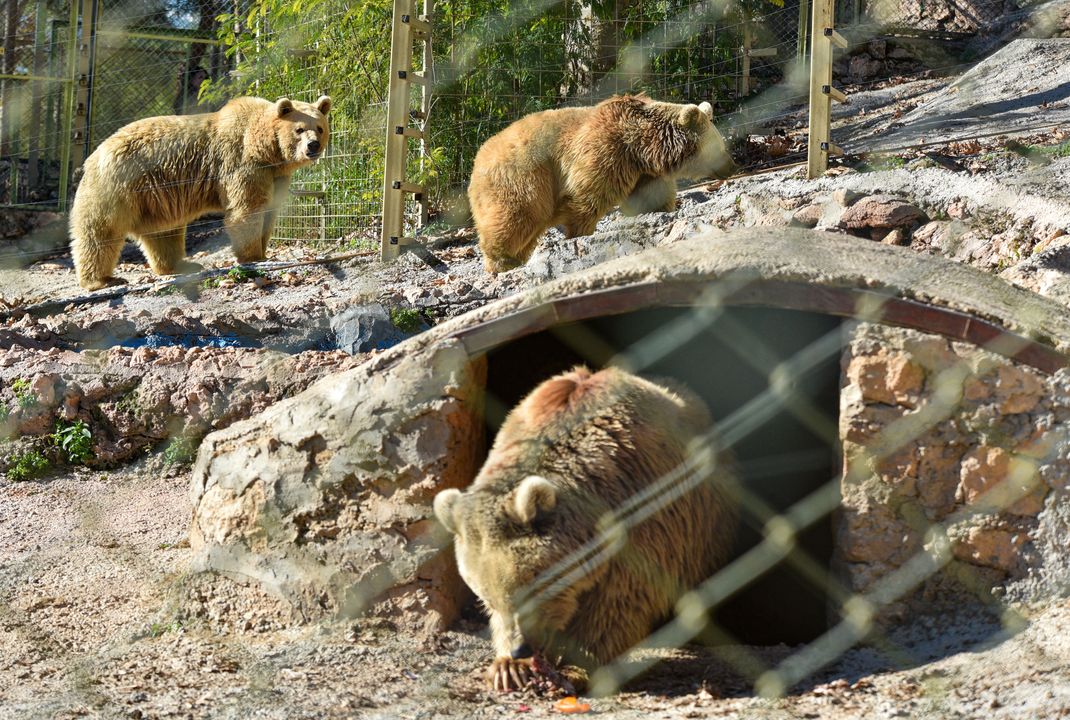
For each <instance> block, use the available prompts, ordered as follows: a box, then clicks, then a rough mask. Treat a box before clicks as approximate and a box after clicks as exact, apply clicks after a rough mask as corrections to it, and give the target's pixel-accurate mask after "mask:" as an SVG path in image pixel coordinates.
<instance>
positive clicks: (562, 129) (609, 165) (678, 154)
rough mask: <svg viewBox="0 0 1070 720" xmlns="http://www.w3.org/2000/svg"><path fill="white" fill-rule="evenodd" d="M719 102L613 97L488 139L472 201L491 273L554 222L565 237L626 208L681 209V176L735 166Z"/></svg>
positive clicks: (516, 258)
mask: <svg viewBox="0 0 1070 720" xmlns="http://www.w3.org/2000/svg"><path fill="white" fill-rule="evenodd" d="M712 118H713V107H712V106H711V105H710V104H709V103H707V102H704V103H702V104H701V105H679V104H676V103H666V102H656V101H654V100H651V99H650V98H648V97H646V96H644V95H630V96H620V95H618V96H614V97H611V98H609V99H608V100H604V101H603V102H601V103H599V104H598V105H595V106H593V107H584V108H561V109H559V110H545V111H543V112H537V113H533V114H531V115H528V116H527V117H524V118H522V119H520V120H518V121H516V122H515V123H513V124H512V125H510V126H509V127H507V128H505V129H504V130H502V131H501V132H500V133H498V134H497V135H494V136H493V137H491V138H490V139H489V140H487V141H486V142H485V143H484V144H483V146H482V147H481V148H480V149H479V152H478V153H477V154H476V159H475V163H474V165H473V168H472V179H471V181H470V182H469V185H468V199H469V203H470V205H471V208H472V216H473V217H474V219H475V224H476V230H477V231H478V232H479V245H480V247H481V248H482V250H483V255H484V259H485V263H486V268H487V270H488V271H489V272H494V273H497V272H503V271H505V270H509V269H512V268H515V267H519V266H520V265H523V264H524V263H526V262H527V261H528V258H529V257H531V254H532V252H534V250H535V245H536V244H537V243H538V240H539V238H540V237H541V236H542V234H543V233H544V232H545V231H546V230H547V229H548V228H551V227H553V226H555V225H563V226H564V228H565V235H566V236H567V237H580V236H583V235H590V234H591V233H592V232H594V228H595V226H596V225H597V224H598V221H599V220H600V219H601V218H602V217H603V216H604V215H605V214H606V213H608V212H609V211H610V210H612V209H613V207H615V206H617V205H620V206H621V210H622V211H623V212H624V213H625V214H633V215H634V214H638V213H642V212H651V211H655V210H658V211H663V212H668V211H671V210H673V209H675V207H676V180H677V179H683V178H702V177H708V176H711V175H717V176H719V177H728V176H729V175H731V174H732V172H733V171H734V167H735V166H734V164H733V163H732V158H731V156H730V155H729V154H728V150H727V149H726V148H725V144H724V140H723V138H722V137H721V134H720V133H719V132H717V128H715V127H714V126H713V122H712Z"/></svg>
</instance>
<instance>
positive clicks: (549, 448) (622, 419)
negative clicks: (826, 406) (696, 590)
mask: <svg viewBox="0 0 1070 720" xmlns="http://www.w3.org/2000/svg"><path fill="white" fill-rule="evenodd" d="M710 428H711V421H710V416H709V412H708V411H707V409H706V407H705V405H704V404H703V403H702V401H701V400H700V399H699V398H697V397H695V396H694V395H693V394H691V393H690V392H689V391H687V390H684V389H682V388H673V389H669V388H667V387H663V386H662V385H658V384H655V383H653V382H651V381H648V380H644V379H642V378H639V377H637V376H635V375H631V374H628V373H626V372H624V371H622V370H618V369H615V368H609V369H606V370H602V371H601V372H598V373H593V374H592V373H591V372H590V371H589V370H587V369H585V368H577V369H575V370H572V371H571V372H567V373H564V374H562V375H558V376H557V377H554V378H552V379H550V380H547V381H546V382H544V383H542V384H541V385H539V386H538V387H537V388H536V389H535V390H534V391H532V392H531V394H530V395H528V396H527V397H526V398H525V399H524V400H523V401H521V403H520V404H519V405H518V406H517V407H516V408H515V409H513V411H512V412H510V414H509V416H508V417H507V418H506V420H505V423H504V424H503V425H502V428H501V430H500V431H499V433H498V435H497V437H496V438H495V440H494V446H493V448H492V449H491V451H490V455H489V456H488V458H487V461H486V463H485V464H484V465H483V468H482V470H481V471H480V472H479V475H478V476H477V477H476V479H475V481H474V482H473V483H472V485H471V487H469V488H468V489H467V490H466V491H464V492H461V491H459V490H456V489H450V490H444V491H442V492H440V493H439V494H438V495H437V496H436V497H435V502H434V506H435V515H436V516H437V517H438V519H439V521H440V522H441V523H442V524H443V525H444V526H445V527H446V529H447V530H449V531H450V532H451V533H452V534H453V535H454V544H455V547H456V552H457V565H458V568H459V569H460V573H461V577H462V578H464V580H465V582H467V583H468V585H469V587H471V588H472V590H473V591H474V592H475V593H476V595H478V596H479V597H480V599H481V600H482V601H483V603H484V605H485V607H486V609H487V611H488V613H489V615H490V628H491V636H492V640H493V643H494V650H495V653H496V655H497V658H496V659H495V660H494V662H493V664H492V665H491V667H490V669H489V670H488V673H487V680H488V682H489V683H490V685H491V686H492V687H494V688H495V689H499V690H509V689H512V688H520V687H522V686H524V685H525V684H526V683H527V682H528V681H529V680H531V679H532V678H533V676H534V675H536V674H537V673H538V662H536V661H535V660H534V657H536V656H538V657H542V658H550V659H553V658H557V657H559V656H560V657H561V658H562V659H563V660H564V661H565V662H566V663H569V664H570V665H571V666H578V672H576V673H575V674H573V675H572V677H571V678H570V679H573V680H575V681H577V682H578V683H582V682H584V681H585V677H586V672H587V671H589V670H591V669H592V668H593V667H595V666H597V665H598V664H600V663H604V662H606V661H609V660H611V659H613V658H614V657H616V656H617V655H619V654H621V653H622V652H624V651H626V650H627V649H628V648H630V647H632V646H633V645H635V644H636V643H638V642H639V641H641V640H642V639H643V638H644V637H646V636H647V635H649V634H650V633H651V632H652V631H653V630H654V629H655V628H657V626H658V624H660V623H661V622H663V621H664V620H666V619H668V618H669V617H670V616H671V615H672V612H673V608H674V605H675V603H676V601H677V600H678V599H679V598H680V596H681V595H682V594H683V593H684V592H686V591H687V590H688V589H689V588H691V587H694V586H695V585H697V584H698V583H700V582H701V581H703V580H704V579H706V578H707V577H709V576H710V575H712V574H713V573H714V572H715V571H716V570H717V569H718V568H720V567H721V566H722V565H723V564H724V563H725V561H726V560H727V559H728V555H729V552H730V550H731V548H732V546H733V543H734V540H735V528H736V515H737V513H736V509H735V504H734V503H733V502H731V501H730V500H729V493H728V491H727V487H726V486H727V484H728V483H729V482H731V481H733V478H734V475H733V473H732V471H731V469H730V463H729V461H728V458H727V457H726V456H725V455H721V456H718V455H717V454H716V453H715V452H714V450H713V449H712V448H711V446H710V442H711V438H710V437H709V433H710ZM569 672H572V671H571V670H568V671H566V677H569V674H568V673H569Z"/></svg>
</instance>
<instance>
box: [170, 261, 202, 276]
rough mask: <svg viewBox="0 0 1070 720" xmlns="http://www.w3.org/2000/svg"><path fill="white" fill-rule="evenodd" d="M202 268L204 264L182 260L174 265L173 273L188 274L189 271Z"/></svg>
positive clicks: (199, 270) (198, 270)
mask: <svg viewBox="0 0 1070 720" xmlns="http://www.w3.org/2000/svg"><path fill="white" fill-rule="evenodd" d="M202 270H204V265H201V264H200V263H195V262H192V261H190V260H183V261H182V262H180V263H178V265H177V266H176V267H175V272H174V274H175V275H188V274H189V273H196V272H201V271H202Z"/></svg>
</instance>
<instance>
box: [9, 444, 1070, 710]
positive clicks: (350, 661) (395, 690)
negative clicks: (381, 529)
mask: <svg viewBox="0 0 1070 720" xmlns="http://www.w3.org/2000/svg"><path fill="white" fill-rule="evenodd" d="M187 482H188V476H187V475H186V474H184V473H172V474H168V473H166V472H163V473H161V472H159V471H158V468H155V466H154V465H153V463H152V461H151V460H150V461H146V462H143V463H140V464H138V465H135V466H132V467H129V468H126V469H124V470H122V471H119V472H109V473H99V472H98V473H87V472H70V473H67V474H63V475H58V476H53V477H49V478H46V479H43V480H40V481H36V482H27V483H5V484H3V485H0V647H2V648H3V653H2V656H0V710H2V712H0V714H2V715H3V716H4V717H5V718H44V717H49V718H74V717H98V718H157V717H158V718H200V717H212V718H251V717H258V718H288V719H289V718H348V717H360V718H413V719H415V718H438V717H443V718H445V717H451V718H465V717H551V716H554V717H556V716H558V715H559V713H557V712H555V711H553V709H552V706H553V704H554V701H553V699H550V698H542V697H534V696H530V695H523V694H516V693H513V694H504V695H503V694H494V693H491V692H489V691H487V690H485V689H484V688H483V686H482V683H481V675H480V674H481V672H482V669H483V667H484V666H485V664H486V663H487V662H488V661H489V659H490V656H491V649H490V645H489V641H488V639H487V632H486V627H485V625H484V624H482V623H481V622H480V621H479V619H478V615H477V614H476V613H474V612H473V613H472V614H471V615H470V617H468V618H467V619H465V620H462V621H461V622H460V623H459V624H458V626H457V627H456V628H454V629H453V630H452V631H450V632H448V633H446V634H445V635H444V636H442V637H441V638H439V639H437V640H435V641H427V642H425V643H423V644H422V645H420V646H418V647H414V646H413V643H412V641H411V640H405V639H404V638H403V637H402V636H399V634H398V633H397V629H396V628H392V627H390V626H387V625H381V624H375V623H366V624H364V625H363V626H362V625H360V624H346V625H335V626H330V627H307V626H306V627H297V628H291V629H286V628H284V627H283V624H284V622H285V620H286V611H285V609H284V608H283V607H282V605H281V604H280V603H278V602H277V601H275V600H274V599H272V598H270V597H265V596H262V595H260V593H259V592H257V591H256V590H254V589H252V588H247V587H243V586H240V585H237V584H235V583H232V582H230V581H228V580H224V579H221V578H203V577H200V578H197V577H196V576H189V575H187V574H186V573H187V571H188V569H189V562H190V551H189V549H188V543H187V542H186V539H185V538H186V528H187V525H188V520H189V514H190V507H189V504H188V501H187V499H186V488H187ZM785 612H790V601H788V600H787V599H786V606H785ZM887 640H888V641H889V642H888V643H887V644H882V648H883V649H876V647H875V646H862V647H859V648H857V649H854V650H852V651H850V652H848V653H847V654H845V655H844V656H842V657H841V658H840V659H839V660H838V661H837V662H836V663H835V664H834V665H832V666H830V667H829V668H827V669H826V670H825V671H823V672H822V673H821V674H820V675H819V676H817V677H815V678H812V679H811V680H809V681H807V682H806V683H805V684H803V685H801V686H799V687H795V688H792V689H791V690H790V691H789V692H788V694H787V695H786V696H785V697H783V698H779V699H761V698H757V697H754V696H753V691H752V686H753V684H752V682H750V681H749V680H748V678H747V677H745V676H743V675H741V674H739V672H738V671H737V670H736V668H738V667H739V666H740V665H739V663H740V662H741V659H742V658H745V657H746V658H750V660H751V661H753V660H754V659H755V657H756V658H757V660H758V662H759V663H760V664H762V665H764V666H767V667H771V666H774V665H775V664H776V663H778V662H779V661H780V660H782V659H784V658H786V657H787V656H789V655H790V654H792V653H793V652H794V651H795V650H797V648H790V647H786V646H774V647H764V648H738V647H720V648H706V647H698V646H686V647H684V648H683V649H678V650H677V649H673V650H664V651H656V654H657V655H658V656H659V657H660V658H661V660H662V661H661V663H660V664H659V665H657V666H655V669H654V670H652V671H651V672H650V673H648V674H647V675H645V676H641V677H640V678H639V679H638V680H636V681H634V682H633V683H632V685H631V686H629V687H627V688H626V689H625V690H624V692H622V693H620V694H619V695H616V696H613V697H609V698H596V699H591V700H589V701H588V702H589V703H590V705H591V707H592V712H593V713H595V714H598V715H606V716H612V717H619V718H673V719H676V718H696V717H748V718H816V717H827V718H895V717H916V718H941V719H943V718H979V717H989V718H1057V717H1063V716H1065V715H1067V714H1070V605H1068V604H1066V603H1060V604H1054V605H1052V606H1050V607H1047V608H1044V609H1039V610H1036V611H1035V613H1034V614H1033V615H1032V617H1030V618H1029V620H1028V621H1027V623H1026V624H1025V625H1024V626H1020V625H1016V626H1015V627H1014V628H1013V630H1012V629H1007V628H1004V627H1002V626H1001V624H1000V621H999V619H998V618H992V617H987V616H983V615H981V616H977V615H973V616H964V617H947V616H941V617H921V618H915V619H914V620H913V621H912V622H910V623H909V624H907V625H906V626H903V627H900V628H897V629H896V630H894V631H893V632H892V633H891V634H890V635H889V636H888V638H887Z"/></svg>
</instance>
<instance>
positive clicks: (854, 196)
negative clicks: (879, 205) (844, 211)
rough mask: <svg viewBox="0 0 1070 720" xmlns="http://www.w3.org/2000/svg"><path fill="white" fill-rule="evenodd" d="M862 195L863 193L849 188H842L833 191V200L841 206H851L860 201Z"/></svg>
mask: <svg viewBox="0 0 1070 720" xmlns="http://www.w3.org/2000/svg"><path fill="white" fill-rule="evenodd" d="M860 197H862V193H860V192H857V191H855V190H851V189H849V188H840V189H839V190H834V191H833V192H832V201H833V202H835V203H836V204H837V205H839V206H840V207H850V206H851V205H854V204H855V203H856V202H858V199H859V198H860Z"/></svg>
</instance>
